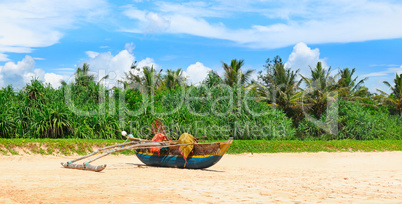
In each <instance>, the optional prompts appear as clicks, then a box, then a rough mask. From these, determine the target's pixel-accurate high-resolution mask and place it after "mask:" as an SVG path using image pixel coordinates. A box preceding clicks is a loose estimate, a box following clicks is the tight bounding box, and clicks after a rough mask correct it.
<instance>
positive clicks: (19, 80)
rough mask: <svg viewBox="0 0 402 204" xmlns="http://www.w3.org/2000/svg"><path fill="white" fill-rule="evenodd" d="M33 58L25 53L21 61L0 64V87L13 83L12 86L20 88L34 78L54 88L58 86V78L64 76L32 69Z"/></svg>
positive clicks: (33, 64) (33, 65)
mask: <svg viewBox="0 0 402 204" xmlns="http://www.w3.org/2000/svg"><path fill="white" fill-rule="evenodd" d="M34 68H35V60H34V59H33V58H32V57H31V56H29V55H27V56H25V57H24V59H22V60H21V61H19V62H17V63H14V62H7V63H6V64H4V66H0V87H4V86H7V85H10V84H11V85H13V87H15V88H18V89H21V88H22V87H24V86H25V85H26V84H27V83H30V81H31V80H32V79H34V78H37V79H39V80H41V81H44V82H45V83H50V84H51V85H52V86H53V87H54V88H57V87H59V86H60V80H61V79H64V78H65V76H62V75H57V74H54V73H45V71H43V70H42V69H34Z"/></svg>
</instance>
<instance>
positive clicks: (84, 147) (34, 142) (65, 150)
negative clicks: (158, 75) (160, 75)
mask: <svg viewBox="0 0 402 204" xmlns="http://www.w3.org/2000/svg"><path fill="white" fill-rule="evenodd" d="M205 142H207V141H205ZM208 142H214V141H208ZM116 143H121V140H114V139H108V140H105V139H0V155H24V154H42V155H72V154H79V155H85V154H89V153H91V152H92V151H94V150H96V149H98V148H101V147H105V146H109V145H113V144H116ZM320 151H323V152H355V151H361V152H373V151H402V140H363V141H361V140H331V141H322V140H321V141H297V140H277V141H270V140H235V141H233V143H232V145H231V146H230V148H229V150H228V153H229V154H240V153H275V152H320ZM118 154H134V152H133V151H132V150H125V151H122V152H119V153H118Z"/></svg>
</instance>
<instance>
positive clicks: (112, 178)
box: [0, 152, 402, 203]
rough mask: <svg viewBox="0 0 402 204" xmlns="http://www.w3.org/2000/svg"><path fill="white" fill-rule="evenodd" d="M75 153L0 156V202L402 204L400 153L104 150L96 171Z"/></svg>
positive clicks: (401, 156) (401, 154)
mask: <svg viewBox="0 0 402 204" xmlns="http://www.w3.org/2000/svg"><path fill="white" fill-rule="evenodd" d="M72 158H76V157H61V156H41V155H24V156H0V181H1V182H0V189H1V190H0V203H143V202H153V203H155V202H156V203H165V202H166V203H193V202H196V203H222V202H225V203H239V202H246V203H402V152H372V153H363V152H355V153H326V152H320V153H276V154H240V155H225V156H224V157H223V158H222V160H221V161H220V162H219V163H218V164H216V165H215V166H212V167H210V168H208V169H205V170H188V169H173V168H158V167H147V166H144V165H143V164H142V163H141V162H140V161H139V160H138V159H137V158H136V156H135V155H132V156H125V155H119V156H108V157H105V158H103V159H101V160H98V161H96V162H95V164H107V165H108V167H107V168H106V169H105V170H104V171H103V172H100V173H96V172H90V171H82V170H72V169H65V168H63V167H62V166H61V165H60V162H65V161H68V160H71V159H72Z"/></svg>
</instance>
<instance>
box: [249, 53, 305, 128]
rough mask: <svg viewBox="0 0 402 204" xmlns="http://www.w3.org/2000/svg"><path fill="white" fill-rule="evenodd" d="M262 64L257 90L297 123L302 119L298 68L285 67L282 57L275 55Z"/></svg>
mask: <svg viewBox="0 0 402 204" xmlns="http://www.w3.org/2000/svg"><path fill="white" fill-rule="evenodd" d="M266 62H267V64H266V65H264V67H265V71H266V72H265V73H264V74H263V73H262V72H260V74H259V76H258V79H259V80H260V81H261V83H260V85H259V86H257V92H258V93H259V95H260V96H261V97H263V98H264V99H265V100H266V101H267V102H268V103H269V104H272V105H273V106H275V107H278V108H279V109H281V110H283V111H284V112H285V113H286V115H287V116H288V117H289V118H292V119H293V122H294V123H295V124H296V125H297V124H298V123H299V121H300V120H301V119H302V115H301V114H300V110H299V109H300V96H301V94H302V93H301V92H300V91H299V85H300V83H301V80H297V79H296V78H297V74H298V72H299V70H296V71H293V70H291V68H285V65H284V64H283V62H282V59H281V58H280V57H279V56H276V57H275V58H274V60H272V61H271V60H270V59H269V58H268V59H267V61H266Z"/></svg>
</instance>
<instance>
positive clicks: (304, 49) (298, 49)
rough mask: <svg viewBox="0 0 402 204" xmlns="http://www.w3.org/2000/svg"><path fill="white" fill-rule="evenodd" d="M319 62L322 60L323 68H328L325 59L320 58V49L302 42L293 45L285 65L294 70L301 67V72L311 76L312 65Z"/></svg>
mask: <svg viewBox="0 0 402 204" xmlns="http://www.w3.org/2000/svg"><path fill="white" fill-rule="evenodd" d="M317 62H321V63H322V66H323V68H328V65H327V64H326V62H325V59H320V50H319V49H318V48H315V49H311V48H310V47H308V46H307V45H306V43H303V42H300V43H297V44H296V45H295V46H294V47H293V51H292V53H291V54H290V55H289V59H288V61H287V62H286V63H285V67H287V68H292V69H293V70H297V69H300V71H299V74H301V75H303V76H308V77H309V76H310V67H311V68H314V67H315V66H316V65H317Z"/></svg>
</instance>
